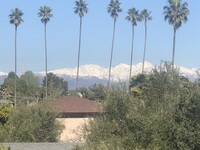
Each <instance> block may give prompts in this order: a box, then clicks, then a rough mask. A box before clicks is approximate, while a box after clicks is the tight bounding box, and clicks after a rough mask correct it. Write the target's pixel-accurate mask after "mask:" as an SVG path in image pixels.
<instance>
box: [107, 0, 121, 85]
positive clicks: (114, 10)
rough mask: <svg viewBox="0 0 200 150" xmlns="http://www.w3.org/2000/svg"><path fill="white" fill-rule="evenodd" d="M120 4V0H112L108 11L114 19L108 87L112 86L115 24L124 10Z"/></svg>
mask: <svg viewBox="0 0 200 150" xmlns="http://www.w3.org/2000/svg"><path fill="white" fill-rule="evenodd" d="M120 4H121V3H120V2H119V1H118V0H111V1H110V4H109V5H108V8H107V9H108V13H110V15H111V17H112V18H113V19H114V25H113V37H112V47H111V55H110V67H109V79H108V87H110V77H111V67H112V56H113V48H114V41H115V25H116V21H117V17H118V13H119V12H122V9H121V8H120Z"/></svg>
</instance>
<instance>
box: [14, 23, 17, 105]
mask: <svg viewBox="0 0 200 150" xmlns="http://www.w3.org/2000/svg"><path fill="white" fill-rule="evenodd" d="M14 88H15V89H14V90H15V100H14V103H15V107H16V106H17V26H15V87H14Z"/></svg>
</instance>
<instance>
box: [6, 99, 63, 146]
mask: <svg viewBox="0 0 200 150" xmlns="http://www.w3.org/2000/svg"><path fill="white" fill-rule="evenodd" d="M57 116H58V111H57V110H55V108H54V107H52V106H51V105H50V104H49V103H47V102H43V103H38V104H35V105H32V106H20V107H19V108H17V109H15V110H14V111H13V112H12V114H11V116H10V118H9V120H8V125H9V126H10V127H11V128H10V131H9V138H10V140H9V142H57V141H58V140H59V136H60V134H61V131H62V128H63V127H62V125H60V124H59V122H58V121H57V120H56V118H57Z"/></svg>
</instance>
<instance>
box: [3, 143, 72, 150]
mask: <svg viewBox="0 0 200 150" xmlns="http://www.w3.org/2000/svg"><path fill="white" fill-rule="evenodd" d="M3 146H4V147H10V148H11V150H71V149H72V148H74V147H75V146H76V143H3Z"/></svg>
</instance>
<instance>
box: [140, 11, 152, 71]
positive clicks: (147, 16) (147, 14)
mask: <svg viewBox="0 0 200 150" xmlns="http://www.w3.org/2000/svg"><path fill="white" fill-rule="evenodd" d="M150 15H151V11H150V12H149V11H148V10H147V9H144V10H143V11H142V12H141V18H142V20H144V26H145V40H144V53H143V62H142V74H143V73H144V62H145V56H146V45H147V21H151V20H152V17H151V16H150Z"/></svg>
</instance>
